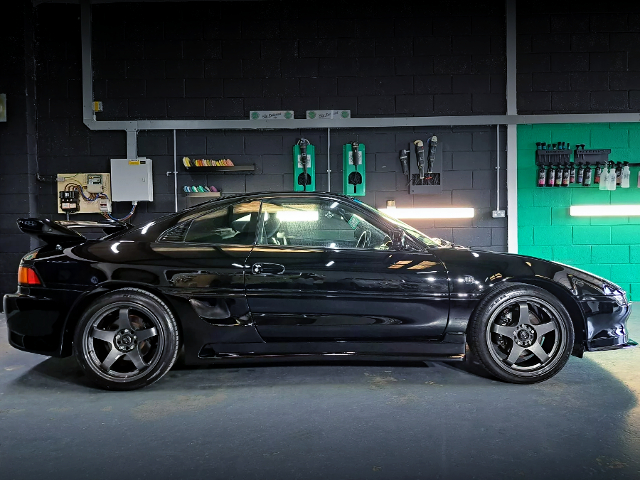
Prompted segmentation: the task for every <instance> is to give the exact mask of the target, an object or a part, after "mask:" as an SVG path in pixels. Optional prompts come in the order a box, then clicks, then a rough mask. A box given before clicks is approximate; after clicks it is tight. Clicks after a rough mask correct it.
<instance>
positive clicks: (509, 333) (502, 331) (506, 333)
mask: <svg viewBox="0 0 640 480" xmlns="http://www.w3.org/2000/svg"><path fill="white" fill-rule="evenodd" d="M515 330H516V327H507V326H506V325H498V324H497V323H494V324H493V325H491V331H492V332H493V333H497V334H498V335H502V336H503V337H509V338H513V332H515Z"/></svg>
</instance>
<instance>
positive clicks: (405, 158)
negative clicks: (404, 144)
mask: <svg viewBox="0 0 640 480" xmlns="http://www.w3.org/2000/svg"><path fill="white" fill-rule="evenodd" d="M400 162H401V163H402V173H403V174H404V175H406V176H407V177H408V176H409V150H400Z"/></svg>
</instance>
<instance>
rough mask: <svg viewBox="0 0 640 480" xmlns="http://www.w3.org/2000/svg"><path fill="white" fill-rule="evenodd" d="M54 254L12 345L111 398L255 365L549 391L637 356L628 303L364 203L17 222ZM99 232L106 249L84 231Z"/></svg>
mask: <svg viewBox="0 0 640 480" xmlns="http://www.w3.org/2000/svg"><path fill="white" fill-rule="evenodd" d="M18 226H19V227H20V229H21V230H22V231H23V232H25V233H27V234H30V235H33V236H36V237H38V238H39V239H40V240H42V242H43V244H44V245H43V246H42V247H40V248H38V249H36V250H34V251H32V252H30V253H29V254H27V255H26V256H25V257H24V258H23V259H22V261H21V263H20V269H19V285H18V290H17V292H16V293H14V294H9V295H5V297H4V311H5V313H6V315H7V327H8V330H9V342H10V343H11V345H13V346H14V347H15V348H18V349H20V350H25V351H29V352H34V353H39V354H44V355H50V356H57V357H66V356H69V355H75V357H76V358H77V360H78V362H79V364H80V365H81V367H82V369H83V370H84V372H85V374H86V375H87V377H88V378H90V379H91V380H92V381H93V382H94V383H95V384H97V385H98V386H100V387H102V388H106V389H114V390H131V389H135V388H139V387H143V386H145V385H149V384H151V383H153V382H155V381H157V380H159V379H160V378H162V376H163V375H165V374H166V373H167V372H168V371H169V370H170V369H171V367H172V366H173V364H174V362H175V361H176V357H177V355H178V353H179V352H180V351H181V350H182V351H183V354H184V361H185V363H186V364H191V365H196V364H207V363H216V362H234V361H238V360H241V359H246V358H261V357H270V358H272V357H301V358H304V359H317V358H323V357H325V356H327V355H341V356H345V357H357V358H368V357H374V358H377V359H379V358H383V359H384V358H387V359H391V358H393V359H398V358H410V359H417V360H446V361H454V360H463V359H464V358H465V355H466V352H467V346H468V348H469V349H470V350H471V351H472V352H473V353H474V354H475V356H476V357H477V359H478V361H479V362H480V363H481V365H482V366H483V367H484V368H485V369H486V370H487V371H488V372H489V373H490V374H492V375H493V376H494V377H496V378H498V379H500V380H503V381H507V382H514V383H534V382H539V381H543V380H546V379H548V378H550V377H552V376H553V375H555V374H556V373H557V372H558V371H560V370H561V369H562V367H563V366H564V365H565V363H566V362H567V360H568V358H569V356H570V355H571V354H572V353H573V354H574V355H576V356H578V357H581V356H582V354H583V352H585V351H597V350H609V349H618V348H624V347H629V346H633V345H635V342H633V341H632V340H630V339H629V336H628V332H627V326H626V322H627V318H628V316H629V314H630V304H629V302H628V300H627V297H626V293H625V292H624V291H623V290H622V289H621V288H620V287H618V286H617V285H615V284H613V283H612V282H609V281H608V280H606V279H603V278H601V277H598V276H595V275H592V274H590V273H587V272H584V271H582V270H578V269H575V268H572V267H569V266H567V265H562V264H559V263H555V262H550V261H546V260H542V259H537V258H533V257H527V256H521V255H513V254H505V253H495V252H489V251H482V250H476V249H470V248H466V247H461V246H456V245H452V244H449V243H448V242H444V241H440V240H438V239H432V238H430V237H428V236H426V235H424V234H423V233H421V232H419V231H418V230H416V229H414V228H412V227H410V226H409V225H406V224H404V223H402V222H399V221H398V220H396V219H393V218H391V217H389V216H387V215H385V214H383V213H381V212H379V211H377V210H375V209H373V208H372V207H369V206H367V205H366V204H364V203H362V202H360V201H358V200H355V199H353V198H350V197H346V196H342V195H336V194H330V193H303V192H301V193H251V194H244V195H238V196H233V197H223V198H221V199H219V200H215V201H211V202H207V203H205V204H201V205H198V206H195V207H192V208H189V209H187V210H184V211H182V212H178V213H175V214H171V215H167V216H164V217H162V218H159V219H157V220H154V221H152V222H150V223H148V224H146V225H144V226H140V227H134V226H132V225H129V224H123V223H119V222H105V223H98V222H72V221H67V222H65V221H57V222H54V221H51V220H39V219H20V220H18ZM96 227H99V228H101V229H103V230H104V232H105V234H106V236H104V237H102V238H100V239H95V240H89V239H87V238H86V237H85V236H83V235H81V234H80V233H78V232H79V231H82V229H84V228H96Z"/></svg>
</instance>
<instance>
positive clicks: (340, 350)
mask: <svg viewBox="0 0 640 480" xmlns="http://www.w3.org/2000/svg"><path fill="white" fill-rule="evenodd" d="M455 337H456V340H457V341H456V343H448V342H447V343H444V342H275V343H236V344H233V343H222V344H214V343H210V344H207V345H205V346H204V347H203V348H202V349H201V350H200V352H199V354H198V359H197V360H196V361H195V362H190V363H197V364H206V363H212V362H215V361H217V360H234V359H241V358H245V359H247V358H254V359H256V358H278V357H280V358H295V359H297V360H301V359H304V358H308V359H309V360H313V359H323V360H326V359H328V358H336V359H345V358H349V357H351V358H354V359H360V360H362V359H366V358H369V359H372V358H377V359H387V360H391V359H406V360H418V361H442V360H446V361H459V360H463V359H464V355H465V336H464V335H456V336H455ZM194 360H195V359H194Z"/></svg>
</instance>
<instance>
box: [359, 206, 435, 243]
mask: <svg viewBox="0 0 640 480" xmlns="http://www.w3.org/2000/svg"><path fill="white" fill-rule="evenodd" d="M354 200H355V201H356V202H358V203H359V204H360V205H362V206H364V207H366V208H368V209H369V210H371V211H373V212H375V213H377V214H378V215H380V216H382V217H383V218H384V219H385V220H387V221H388V222H389V223H391V224H393V225H395V226H397V227H400V228H401V229H403V230H404V231H406V232H407V233H409V234H410V235H411V236H412V237H414V238H415V239H416V240H419V241H421V242H422V243H424V244H425V245H427V246H429V247H440V246H443V245H446V243H445V241H438V240H440V239H434V238H431V237H428V236H426V235H425V234H424V233H422V232H421V231H420V230H416V229H415V228H413V227H412V226H411V225H407V224H406V223H404V222H401V221H400V220H398V219H397V218H393V217H392V216H390V215H387V214H386V213H384V212H381V211H380V210H378V209H376V208H373V207H371V206H370V205H367V204H366V203H364V202H361V201H360V200H358V199H357V198H354Z"/></svg>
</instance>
